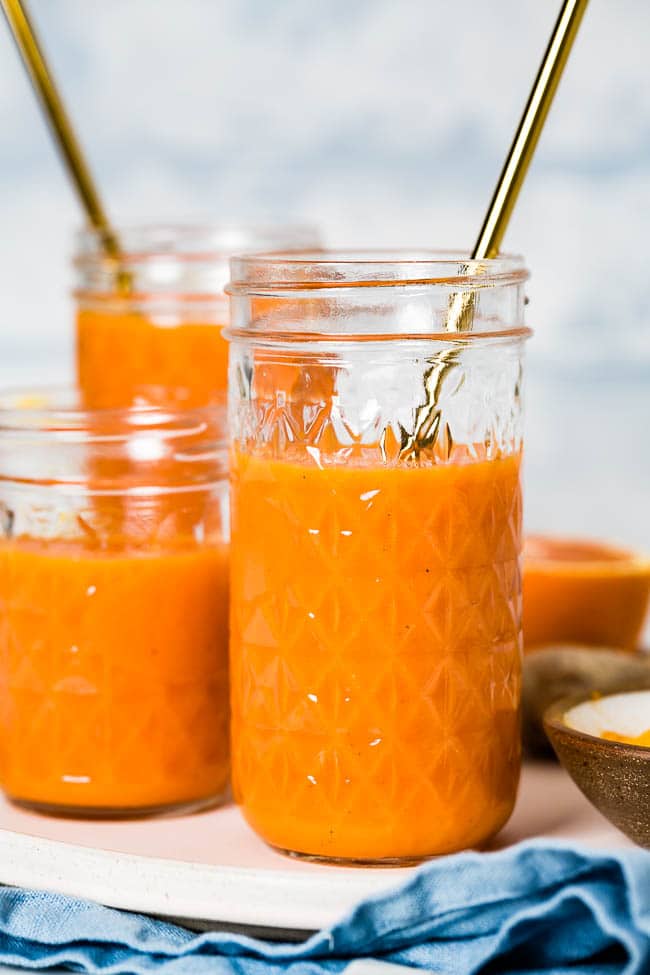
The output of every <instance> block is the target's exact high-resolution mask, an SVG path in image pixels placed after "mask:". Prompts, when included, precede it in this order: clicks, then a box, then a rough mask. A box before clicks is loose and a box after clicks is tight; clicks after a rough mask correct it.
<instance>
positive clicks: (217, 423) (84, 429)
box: [0, 385, 228, 450]
mask: <svg viewBox="0 0 650 975" xmlns="http://www.w3.org/2000/svg"><path fill="white" fill-rule="evenodd" d="M145 392H148V393H149V394H150V395H151V396H152V399H151V400H150V401H146V400H145V398H144V394H145ZM156 392H159V391H158V390H156V388H155V387H143V390H142V391H141V395H142V401H141V402H137V401H136V402H135V403H134V404H133V405H131V406H127V407H104V408H96V409H93V408H89V407H87V406H84V405H83V403H82V401H81V392H80V390H79V389H78V388H77V387H75V386H73V385H69V386H66V385H58V386H57V385H54V386H33V387H30V386H26V387H15V388H11V387H7V388H2V389H0V438H3V437H21V436H24V437H27V438H29V440H30V441H34V440H43V441H46V442H48V441H56V440H62V441H65V442H67V443H70V442H77V443H78V442H83V441H88V442H108V441H118V440H124V439H127V438H128V437H131V436H133V435H135V434H139V433H147V432H148V433H155V435H156V436H158V437H161V438H162V439H166V440H174V439H179V438H183V437H188V436H197V435H201V433H203V432H205V434H206V435H208V433H211V441H212V443H213V446H214V448H215V449H217V450H222V449H224V450H225V449H227V446H228V437H227V403H226V396H225V394H223V395H218V396H216V395H215V399H214V401H213V402H211V403H209V404H207V405H205V406H192V407H179V406H175V405H167V404H162V403H156V402H154V401H153V396H154V394H155V393H156Z"/></svg>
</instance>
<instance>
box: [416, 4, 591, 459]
mask: <svg viewBox="0 0 650 975" xmlns="http://www.w3.org/2000/svg"><path fill="white" fill-rule="evenodd" d="M588 2H589V0H563V3H562V7H561V9H560V13H559V16H558V19H557V21H556V23H555V27H554V28H553V33H552V34H551V39H550V41H549V43H548V47H547V48H546V52H545V54H544V57H543V59H542V63H541V65H540V68H539V71H538V72H537V77H536V78H535V82H534V84H533V87H532V90H531V92H530V95H529V97H528V102H527V103H526V108H525V109H524V113H523V115H522V117H521V121H520V122H519V126H518V128H517V132H516V134H515V137H514V140H513V143H512V145H511V147H510V151H509V153H508V156H507V158H506V161H505V164H504V166H503V169H502V170H501V175H500V176H499V180H498V182H497V185H496V189H495V191H494V195H493V197H492V200H491V202H490V206H489V207H488V211H487V214H486V216H485V220H484V221H483V226H482V227H481V232H480V233H479V235H478V238H477V241H476V244H475V245H474V249H473V251H472V254H471V259H472V260H476V261H481V260H484V259H486V258H490V257H495V256H496V255H497V254H498V252H499V247H500V246H501V242H502V240H503V237H504V234H505V232H506V228H507V226H508V222H509V220H510V217H511V215H512V211H513V209H514V206H515V203H516V202H517V197H518V196H519V191H520V190H521V187H522V185H523V182H524V179H525V178H526V173H527V172H528V167H529V166H530V162H531V159H532V158H533V154H534V152H535V148H536V146H537V143H538V141H539V137H540V135H541V132H542V129H543V127H544V122H545V121H546V116H547V115H548V112H549V109H550V107H551V104H552V102H553V96H554V95H555V92H556V91H557V87H558V84H559V82H560V78H561V77H562V72H563V70H564V67H565V65H566V62H567V60H568V57H569V54H570V52H571V48H572V45H573V42H574V40H575V37H576V34H577V33H578V28H579V26H580V22H581V20H582V17H583V14H584V12H585V10H586V9H587V4H588ZM474 307H475V293H474V292H473V291H466V292H457V293H456V294H454V295H453V296H452V297H451V298H450V300H449V310H448V313H447V331H448V332H467V331H469V330H471V328H472V326H473V321H474ZM456 359H457V352H456V350H455V349H452V350H450V351H446V352H443V353H441V354H440V355H438V356H437V359H436V362H435V364H434V365H432V366H430V367H429V368H428V369H427V371H426V373H425V376H424V385H425V390H426V402H425V403H424V404H423V405H422V406H421V407H419V408H418V411H417V415H416V418H415V425H414V430H413V433H412V434H405V435H404V437H403V442H402V448H401V451H400V456H401V457H402V458H403V459H410V458H417V456H418V455H419V453H420V451H421V450H423V449H424V448H426V447H431V446H432V445H433V444H435V442H436V439H437V437H438V435H439V433H440V432H441V430H440V427H441V422H442V416H441V412H440V408H439V406H438V400H439V398H440V392H441V389H442V384H443V382H444V379H445V377H446V375H447V373H448V372H449V370H450V369H452V368H453V366H454V365H455V363H456Z"/></svg>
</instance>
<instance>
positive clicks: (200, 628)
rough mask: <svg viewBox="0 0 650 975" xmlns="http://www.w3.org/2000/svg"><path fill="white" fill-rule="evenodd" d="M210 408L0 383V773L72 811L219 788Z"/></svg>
mask: <svg viewBox="0 0 650 975" xmlns="http://www.w3.org/2000/svg"><path fill="white" fill-rule="evenodd" d="M224 436H225V407H224V406H223V405H222V406H214V407H209V408H208V407H204V408H202V409H197V410H193V411H179V410H168V409H166V408H159V407H156V406H154V405H149V406H144V405H142V406H140V407H137V408H133V409H129V410H95V411H87V410H84V409H82V408H81V407H80V405H79V401H78V396H77V394H76V393H74V392H73V391H64V390H62V391H47V390H46V391H43V390H36V391H33V392H31V391H30V392H28V393H25V394H13V393H12V394H7V395H0V786H1V787H2V789H3V790H4V791H5V793H6V794H7V795H8V796H9V797H10V798H11V799H12V800H14V801H15V802H18V803H20V804H22V805H25V806H28V807H30V808H35V809H37V810H40V811H44V812H51V813H67V814H75V815H83V816H125V815H144V814H153V813H159V812H164V811H168V810H170V809H180V808H183V809H187V808H196V807H199V806H204V805H208V804H213V803H215V802H217V801H219V800H220V799H222V798H224V797H225V796H226V795H227V792H228V785H229V746H228V723H229V717H228V620H227V615H228V527H229V526H228V522H229V518H228V471H227V450H226V446H225V441H224Z"/></svg>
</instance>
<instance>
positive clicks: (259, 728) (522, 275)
mask: <svg viewBox="0 0 650 975" xmlns="http://www.w3.org/2000/svg"><path fill="white" fill-rule="evenodd" d="M231 272H232V276H231V283H230V286H229V288H228V291H229V293H230V294H231V296H232V299H231V302H232V304H231V326H230V328H229V329H228V330H227V331H226V336H227V337H228V338H229V339H230V341H231V352H230V386H229V396H230V414H231V415H230V429H231V437H232V454H231V504H232V521H231V533H232V549H231V552H232V559H231V617H230V619H231V658H230V659H231V707H232V750H233V782H234V790H235V795H236V798H237V800H238V802H239V803H240V804H241V805H242V808H243V811H244V814H245V816H246V818H247V819H248V821H249V822H250V824H251V825H252V826H253V828H254V829H255V830H257V832H258V833H260V835H261V836H262V837H263V838H264V839H265V840H266V841H267V842H268V843H270V844H271V845H273V846H274V847H276V848H278V849H280V850H283V851H285V852H289V853H292V854H295V855H299V856H307V857H312V858H319V859H324V860H334V861H339V860H340V861H346V860H348V861H356V862H409V861H411V860H418V859H421V858H423V857H427V856H431V855H434V854H441V853H448V852H451V851H455V850H460V849H463V848H465V847H470V846H475V845H478V844H481V843H484V842H485V841H486V840H487V839H488V838H489V837H490V836H492V835H493V834H494V833H496V832H497V831H498V830H499V829H500V828H501V826H503V824H504V823H505V821H506V820H507V819H508V817H509V815H510V813H511V810H512V807H513V803H514V800H515V793H516V789H517V782H518V776H519V764H520V739H519V701H520V655H521V577H520V552H521V493H520V478H519V467H520V456H521V447H522V431H521V380H522V355H523V345H524V340H525V339H526V337H527V335H528V334H529V333H528V330H527V329H526V328H525V327H524V324H523V317H524V316H523V313H524V303H525V297H524V286H525V281H526V279H527V272H526V270H525V268H524V266H523V264H522V263H521V261H520V260H518V259H515V258H499V259H497V260H492V261H484V262H481V263H480V264H478V263H476V262H472V261H468V260H467V259H465V258H463V257H462V256H457V255H452V254H450V255H444V254H435V253H433V254H422V255H409V254H405V255H401V254H394V253H393V254H386V255H384V254H381V253H378V254H372V253H371V254H355V253H352V254H329V253H327V252H322V253H314V254H313V255H309V256H303V257H301V258H296V257H295V256H294V257H292V256H291V255H286V256H283V255H273V254H271V255H266V256H264V255H262V256H250V257H243V258H240V259H234V260H233V261H232V262H231ZM461 309H462V310H463V311H462V317H461V315H460V310H461ZM459 323H460V325H461V326H462V328H463V331H458V332H450V331H449V330H448V329H449V327H450V326H452V325H454V324H456V325H457V326H458V324H459ZM470 326H471V327H470ZM427 390H428V392H427Z"/></svg>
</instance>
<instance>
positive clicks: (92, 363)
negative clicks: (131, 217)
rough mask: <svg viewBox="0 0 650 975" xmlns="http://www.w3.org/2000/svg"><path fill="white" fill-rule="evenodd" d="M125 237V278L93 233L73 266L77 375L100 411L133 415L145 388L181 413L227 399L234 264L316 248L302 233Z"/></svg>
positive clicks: (163, 231) (204, 231)
mask: <svg viewBox="0 0 650 975" xmlns="http://www.w3.org/2000/svg"><path fill="white" fill-rule="evenodd" d="M118 236H119V240H120V246H121V248H122V250H123V251H124V256H123V259H122V262H121V265H120V275H119V276H116V268H115V263H114V261H111V260H110V259H107V258H106V255H105V252H104V249H103V246H102V242H101V241H100V240H99V238H98V236H97V234H96V233H95V232H93V231H84V232H83V233H82V234H81V235H80V236H79V238H78V246H77V254H76V257H75V261H74V264H75V270H76V275H77V287H76V291H75V298H76V303H77V313H76V335H77V374H78V380H79V385H80V388H81V390H82V392H83V395H84V402H85V405H86V406H88V407H90V408H93V409H102V408H112V407H123V406H129V405H131V404H132V403H134V402H135V401H137V398H138V395H139V390H140V389H141V388H143V387H148V388H153V387H158V388H159V390H160V392H161V395H163V394H164V396H165V397H166V399H167V400H168V402H170V403H171V404H172V405H178V406H182V407H193V406H203V405H205V404H207V403H210V402H212V400H213V398H214V396H215V394H216V395H221V394H223V393H224V392H225V390H226V387H227V378H228V347H227V343H226V342H225V340H224V339H223V338H222V335H221V330H222V327H223V326H224V325H225V324H226V323H227V321H228V304H227V299H226V297H225V295H224V293H223V288H224V285H225V283H226V281H227V278H228V258H229V256H230V255H231V254H234V253H240V252H245V251H250V250H264V249H267V248H269V247H295V248H301V247H305V246H312V245H313V244H314V243H316V242H317V234H316V232H315V231H314V230H313V229H312V228H309V227H300V226H286V227H282V226H278V227H273V226H252V225H251V226H246V225H242V226H232V227H229V226H222V227H195V226H173V227H166V226H147V227H134V228H123V229H122V230H119V231H118Z"/></svg>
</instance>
